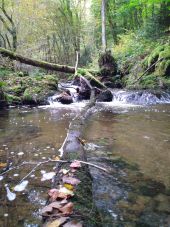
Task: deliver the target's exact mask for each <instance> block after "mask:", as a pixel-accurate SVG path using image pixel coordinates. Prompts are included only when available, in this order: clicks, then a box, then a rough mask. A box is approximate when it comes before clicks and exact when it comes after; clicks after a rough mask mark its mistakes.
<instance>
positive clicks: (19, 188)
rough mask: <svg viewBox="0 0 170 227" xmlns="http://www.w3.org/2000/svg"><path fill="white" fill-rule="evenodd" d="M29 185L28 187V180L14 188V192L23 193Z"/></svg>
mask: <svg viewBox="0 0 170 227" xmlns="http://www.w3.org/2000/svg"><path fill="white" fill-rule="evenodd" d="M27 185H28V181H27V180H24V181H22V182H21V183H20V184H17V185H16V186H15V187H14V191H16V192H22V191H24V190H25V188H26V187H27Z"/></svg>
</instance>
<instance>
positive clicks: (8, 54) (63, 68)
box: [0, 48, 75, 73]
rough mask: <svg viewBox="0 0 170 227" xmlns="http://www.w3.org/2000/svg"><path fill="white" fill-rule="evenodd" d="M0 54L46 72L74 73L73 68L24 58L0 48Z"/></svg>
mask: <svg viewBox="0 0 170 227" xmlns="http://www.w3.org/2000/svg"><path fill="white" fill-rule="evenodd" d="M0 54H1V55H2V56H4V57H8V58H10V59H11V60H16V61H19V62H21V63H24V64H27V65H32V66H35V67H40V68H43V69H47V70H53V71H59V72H64V73H75V68H74V67H71V66H66V65H59V64H53V63H49V62H45V61H39V60H35V59H31V58H27V57H24V56H22V55H19V54H16V53H14V52H12V51H10V50H7V49H4V48H0Z"/></svg>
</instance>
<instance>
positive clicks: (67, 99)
mask: <svg viewBox="0 0 170 227" xmlns="http://www.w3.org/2000/svg"><path fill="white" fill-rule="evenodd" d="M57 101H58V102H61V103H62V104H71V103H73V99H72V97H71V96H68V95H62V96H61V97H59V98H57Z"/></svg>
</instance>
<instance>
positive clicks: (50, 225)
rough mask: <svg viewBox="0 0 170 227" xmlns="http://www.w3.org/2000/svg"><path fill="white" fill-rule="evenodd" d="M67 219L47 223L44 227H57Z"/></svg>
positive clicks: (62, 218)
mask: <svg viewBox="0 0 170 227" xmlns="http://www.w3.org/2000/svg"><path fill="white" fill-rule="evenodd" d="M67 219H68V217H61V218H59V219H57V220H55V221H53V222H48V223H47V224H46V225H45V226H44V227H59V226H60V225H62V224H63V223H64V222H65V221H67Z"/></svg>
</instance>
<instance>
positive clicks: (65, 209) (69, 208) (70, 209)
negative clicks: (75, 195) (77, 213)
mask: <svg viewBox="0 0 170 227" xmlns="http://www.w3.org/2000/svg"><path fill="white" fill-rule="evenodd" d="M59 210H60V211H61V212H62V213H63V214H66V215H68V214H72V212H73V203H72V202H70V203H67V204H66V205H65V206H63V207H62V208H59Z"/></svg>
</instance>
